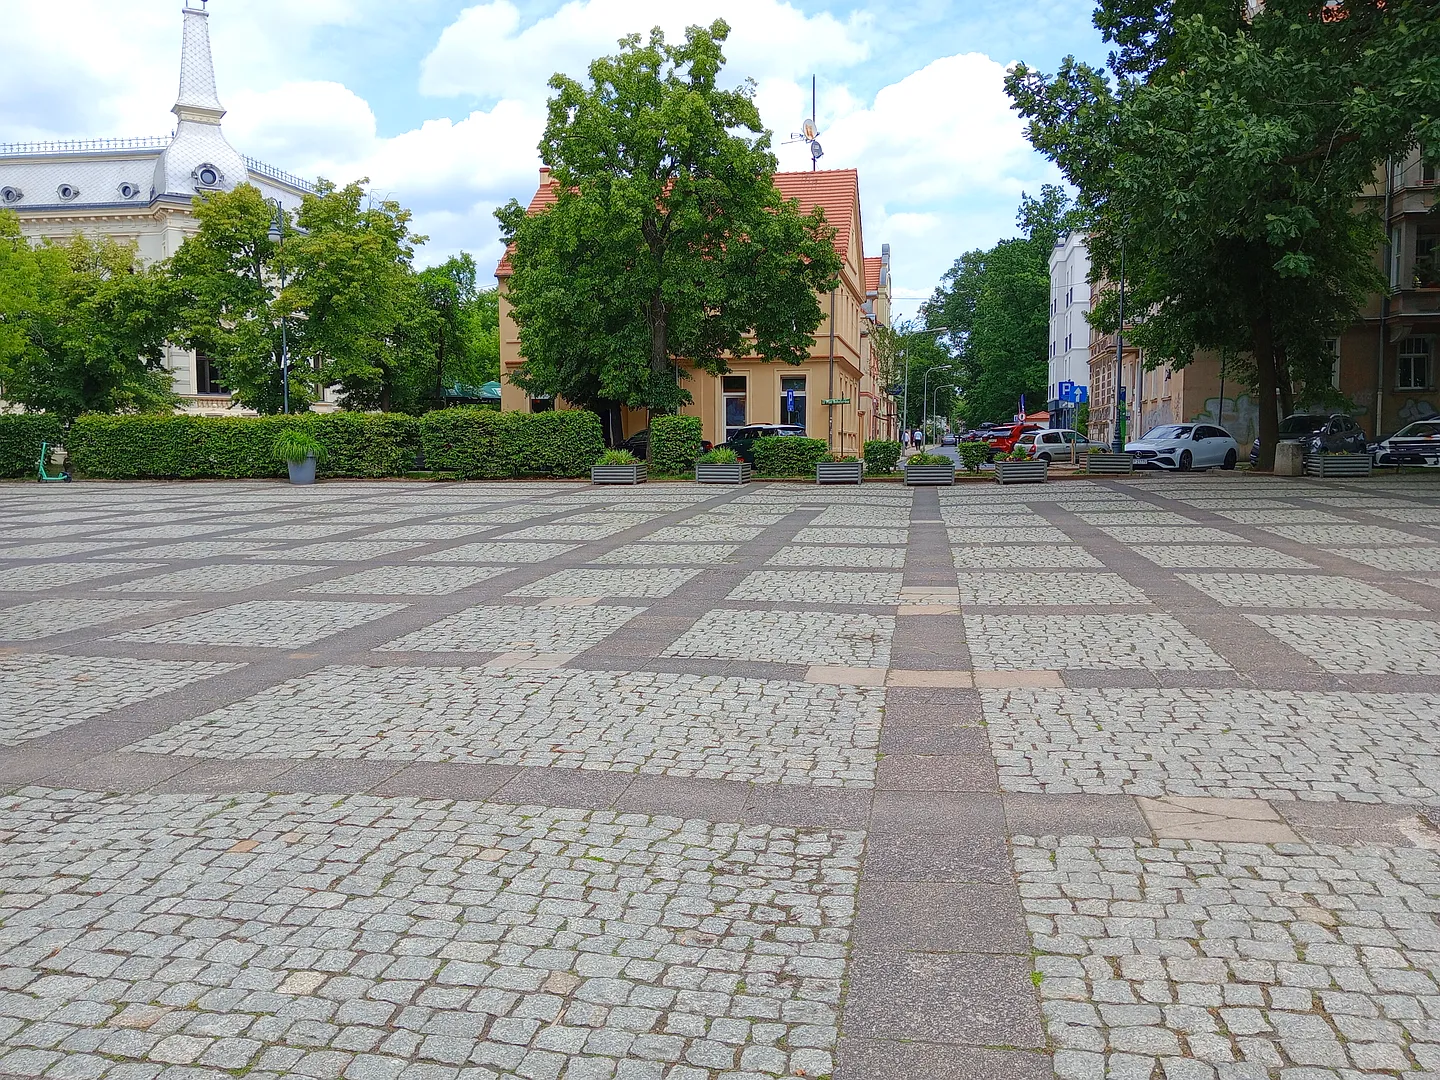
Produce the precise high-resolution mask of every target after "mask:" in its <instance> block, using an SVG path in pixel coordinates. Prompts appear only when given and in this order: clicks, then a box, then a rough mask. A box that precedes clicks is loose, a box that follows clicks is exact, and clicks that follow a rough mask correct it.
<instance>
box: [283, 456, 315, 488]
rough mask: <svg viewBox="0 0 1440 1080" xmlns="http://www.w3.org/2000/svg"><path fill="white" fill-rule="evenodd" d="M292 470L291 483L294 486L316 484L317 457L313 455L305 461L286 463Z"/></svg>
mask: <svg viewBox="0 0 1440 1080" xmlns="http://www.w3.org/2000/svg"><path fill="white" fill-rule="evenodd" d="M285 464H286V465H287V466H288V467H289V469H290V482H291V483H292V484H313V483H314V482H315V455H314V454H311V455H309V456H308V457H306V459H305V460H304V461H287V462H286V463H285Z"/></svg>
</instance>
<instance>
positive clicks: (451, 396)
mask: <svg viewBox="0 0 1440 1080" xmlns="http://www.w3.org/2000/svg"><path fill="white" fill-rule="evenodd" d="M445 398H446V400H448V401H493V402H495V403H496V404H499V402H500V383H499V381H498V380H492V381H490V382H487V383H485V384H484V385H483V386H471V385H469V384H468V383H458V382H457V383H451V384H450V385H449V386H447V387H446V388H445Z"/></svg>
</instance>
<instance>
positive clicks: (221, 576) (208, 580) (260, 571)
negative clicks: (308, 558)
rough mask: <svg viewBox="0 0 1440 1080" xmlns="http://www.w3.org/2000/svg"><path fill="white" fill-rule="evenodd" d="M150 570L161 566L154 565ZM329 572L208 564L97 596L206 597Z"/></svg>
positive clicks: (151, 577)
mask: <svg viewBox="0 0 1440 1080" xmlns="http://www.w3.org/2000/svg"><path fill="white" fill-rule="evenodd" d="M150 565H152V566H155V565H162V564H158V563H152V564H150ZM328 569H330V568H329V567H328V566H316V565H314V564H313V563H312V564H310V565H308V566H292V565H289V564H287V563H210V564H208V565H205V566H188V567H186V568H185V569H184V570H171V571H168V572H166V573H163V574H149V575H147V576H145V577H142V578H136V579H135V580H134V581H125V582H121V583H119V584H116V585H102V586H100V591H101V592H126V593H150V592H181V593H208V592H230V591H232V590H235V589H253V588H255V587H256V586H259V585H273V584H275V583H276V582H280V581H287V580H289V579H290V578H293V577H299V576H301V575H302V574H314V573H317V572H320V571H323V570H328Z"/></svg>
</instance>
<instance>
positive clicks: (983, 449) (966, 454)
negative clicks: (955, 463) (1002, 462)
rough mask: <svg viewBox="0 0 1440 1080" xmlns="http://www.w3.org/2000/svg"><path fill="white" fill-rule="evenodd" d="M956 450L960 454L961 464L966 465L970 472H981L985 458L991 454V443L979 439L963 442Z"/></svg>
mask: <svg viewBox="0 0 1440 1080" xmlns="http://www.w3.org/2000/svg"><path fill="white" fill-rule="evenodd" d="M955 450H956V452H957V453H958V454H959V455H960V464H961V465H964V466H965V468H966V470H967V471H969V472H979V471H980V466H981V465H984V464H985V460H986V459H987V458H988V457H989V456H990V446H989V444H988V443H983V442H979V441H978V440H977V441H971V442H962V443H961V444H960V445H959V446H957V447H956V448H955Z"/></svg>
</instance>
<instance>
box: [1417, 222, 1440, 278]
mask: <svg viewBox="0 0 1440 1080" xmlns="http://www.w3.org/2000/svg"><path fill="white" fill-rule="evenodd" d="M1414 280H1415V288H1417V289H1440V235H1437V234H1435V233H1422V234H1421V235H1420V236H1417V237H1416V238H1415V276H1414Z"/></svg>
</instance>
